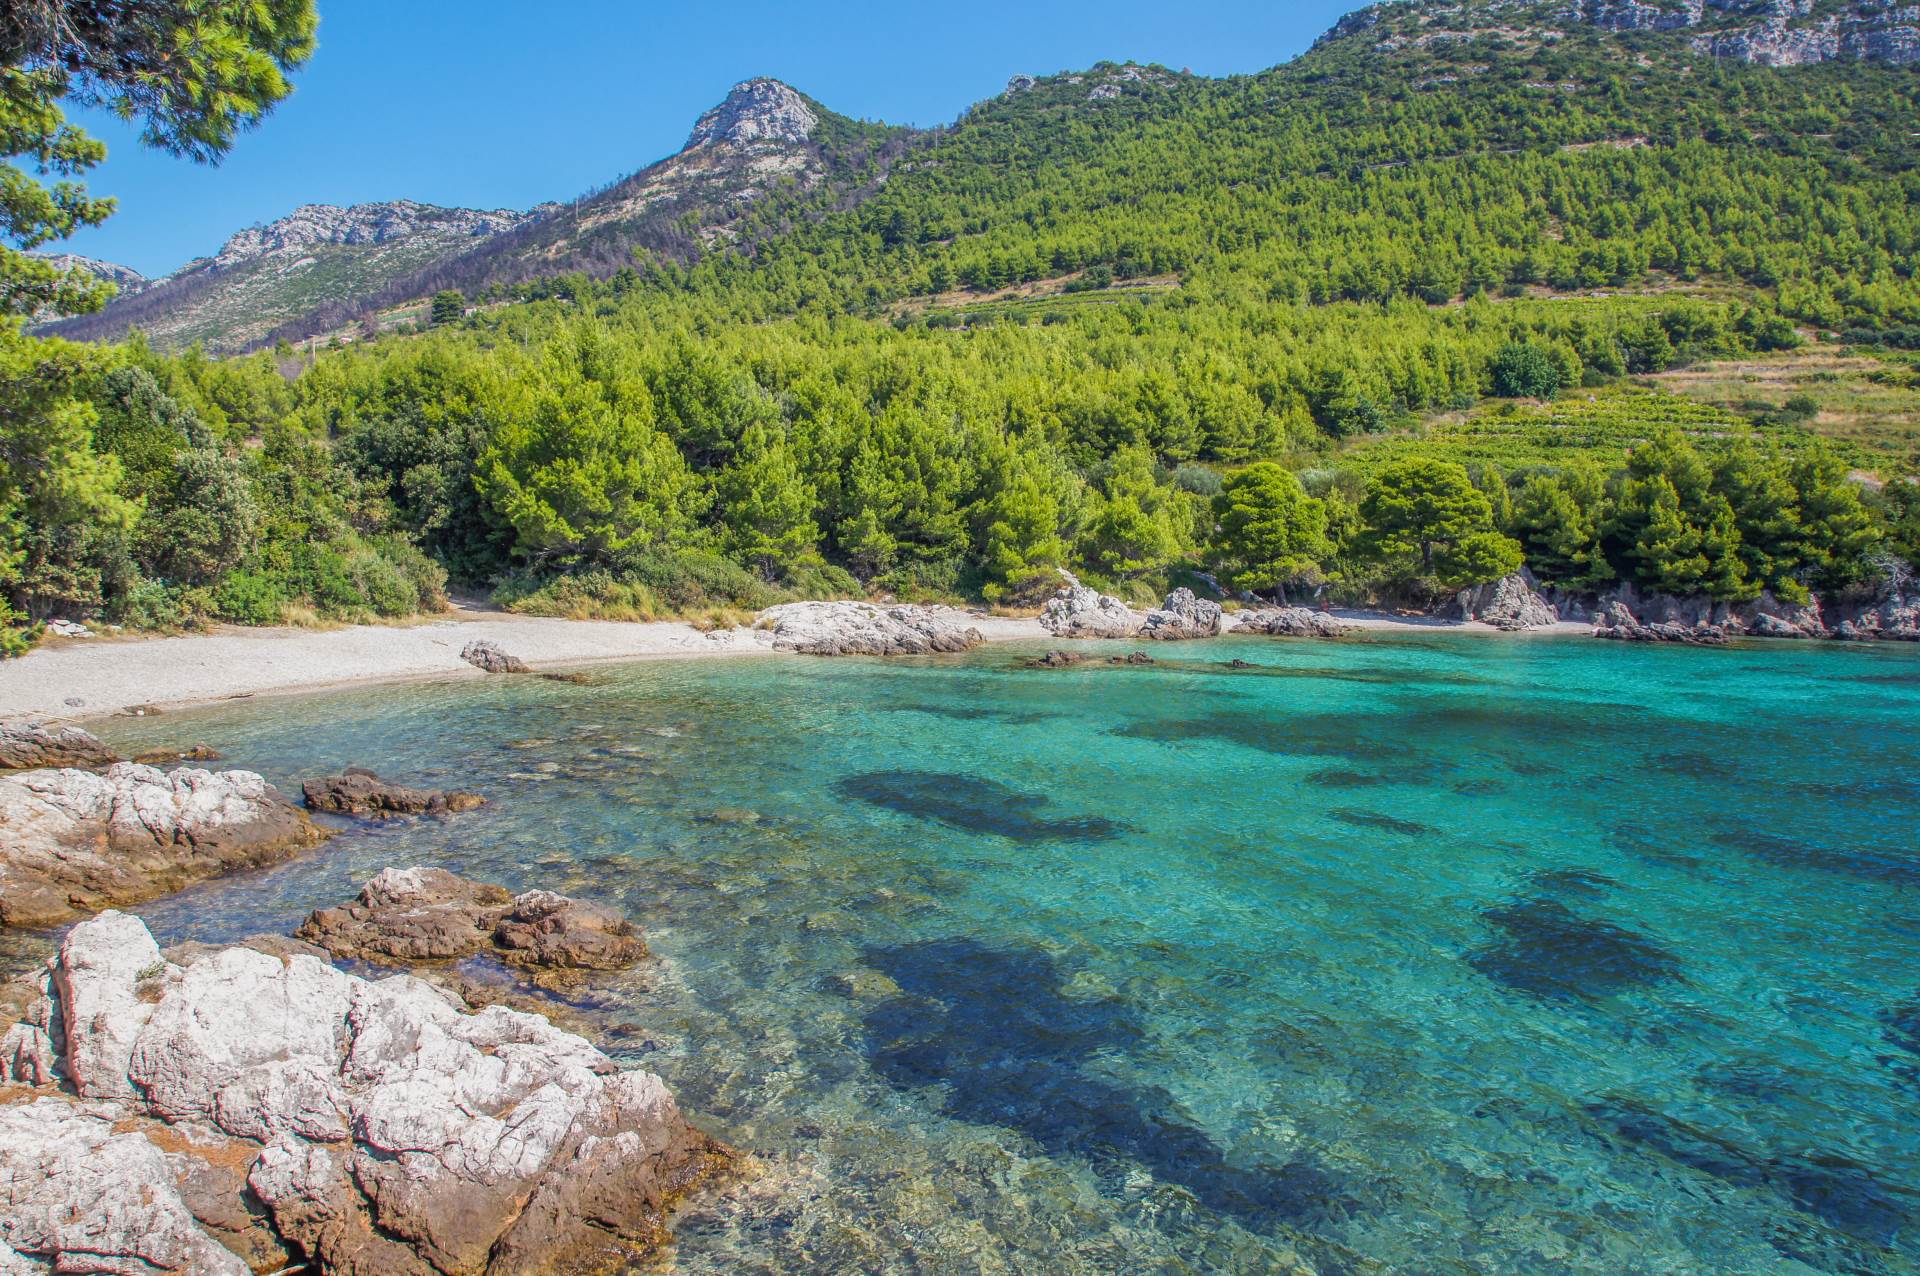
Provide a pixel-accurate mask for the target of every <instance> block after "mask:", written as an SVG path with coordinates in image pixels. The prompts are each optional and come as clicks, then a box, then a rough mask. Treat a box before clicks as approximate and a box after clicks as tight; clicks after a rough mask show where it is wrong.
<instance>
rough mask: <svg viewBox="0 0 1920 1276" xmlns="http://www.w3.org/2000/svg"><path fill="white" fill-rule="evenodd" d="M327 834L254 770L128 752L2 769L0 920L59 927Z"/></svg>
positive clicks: (280, 855)
mask: <svg viewBox="0 0 1920 1276" xmlns="http://www.w3.org/2000/svg"><path fill="white" fill-rule="evenodd" d="M326 836H327V834H326V832H325V831H324V830H322V829H319V828H316V827H315V826H314V824H313V823H312V822H311V821H310V820H309V819H308V818H307V815H306V812H304V811H302V810H300V808H299V807H297V806H295V805H293V804H292V803H291V802H289V801H287V800H286V799H285V798H284V797H282V796H281V795H280V794H279V792H278V791H277V790H275V789H274V787H273V786H272V785H270V784H268V783H267V782H266V780H264V779H263V778H261V777H260V776H258V775H256V774H254V773H253V772H251V771H221V772H218V773H215V772H212V771H203V770H199V769H197V768H193V767H182V768H180V769H179V770H176V771H173V772H171V773H162V772H160V771H158V770H156V769H154V768H153V767H149V766H140V765H138V764H136V763H131V762H122V763H119V764H117V765H115V766H113V767H111V768H109V769H108V770H107V772H106V773H105V774H104V775H96V774H94V773H93V772H90V771H78V770H63V771H27V772H22V773H19V774H16V775H10V776H6V777H0V924H4V925H8V926H50V925H54V924H56V923H59V922H64V921H69V920H71V919H72V918H74V917H77V916H80V915H82V914H85V913H89V912H93V911H95V910H98V909H101V908H106V907H108V906H110V905H118V904H132V903H137V902H139V901H141V900H146V899H152V898H153V897H155V896H156V895H163V894H166V893H168V892H169V891H174V890H178V889H179V888H180V887H182V886H184V885H186V884H187V883H189V882H194V881H199V880H201V879H202V878H207V877H215V876H218V875H220V874H222V873H227V872H233V871H236V870H238V869H243V868H254V867H258V866H259V865H262V864H268V863H272V862H273V861H275V860H279V859H284V858H286V857H287V856H289V855H292V854H294V853H295V852H297V851H300V850H304V849H306V848H307V847H310V846H313V845H315V844H316V843H318V842H320V841H322V840H323V839H324V838H325V837H326Z"/></svg>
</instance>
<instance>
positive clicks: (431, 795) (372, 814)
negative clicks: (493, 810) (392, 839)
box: [300, 766, 487, 820]
mask: <svg viewBox="0 0 1920 1276" xmlns="http://www.w3.org/2000/svg"><path fill="white" fill-rule="evenodd" d="M300 791H301V795H302V796H303V797H304V798H305V799H306V803H307V809H308V810H309V811H325V812H326V813H327V814H329V815H352V816H357V817H359V818H361V819H370V820H384V819H392V818H394V817H397V816H406V815H447V814H451V813H454V812H458V811H471V810H473V809H474V808H476V807H481V806H485V805H486V803H487V800H486V799H485V798H483V797H481V796H480V795H479V794H478V793H458V792H455V793H448V792H443V791H442V790H440V789H410V788H407V787H406V786H404V785H400V784H389V783H387V781H385V780H383V779H381V778H380V777H379V776H377V775H375V774H374V773H373V772H371V771H369V770H367V769H366V768H365V767H357V766H355V767H348V768H347V769H346V770H345V771H344V772H342V773H341V774H339V775H331V776H325V777H323V778H321V779H318V780H308V781H307V782H306V783H305V784H303V785H301V786H300Z"/></svg>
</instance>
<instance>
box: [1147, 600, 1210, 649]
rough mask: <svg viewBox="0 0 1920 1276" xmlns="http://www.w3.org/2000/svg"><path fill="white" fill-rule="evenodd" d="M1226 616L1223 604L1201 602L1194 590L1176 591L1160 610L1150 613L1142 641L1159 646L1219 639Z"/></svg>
mask: <svg viewBox="0 0 1920 1276" xmlns="http://www.w3.org/2000/svg"><path fill="white" fill-rule="evenodd" d="M1225 615H1226V613H1225V612H1224V611H1223V610H1222V608H1221V606H1220V604H1219V603H1216V602H1210V601H1208V600H1207V599H1204V598H1201V597H1199V596H1198V595H1197V594H1195V593H1194V592H1193V591H1192V590H1191V589H1184V588H1183V589H1176V590H1174V591H1173V592H1172V593H1171V594H1168V595H1167V598H1166V601H1165V602H1164V603H1162V604H1161V605H1160V607H1159V609H1158V610H1156V611H1150V612H1148V613H1147V616H1146V620H1145V621H1144V622H1142V624H1141V626H1140V637H1142V638H1152V639H1154V640H1156V641H1159V642H1185V641H1190V640H1192V639H1196V638H1217V637H1219V636H1220V634H1221V633H1222V632H1223V630H1222V624H1223V619H1224V617H1225Z"/></svg>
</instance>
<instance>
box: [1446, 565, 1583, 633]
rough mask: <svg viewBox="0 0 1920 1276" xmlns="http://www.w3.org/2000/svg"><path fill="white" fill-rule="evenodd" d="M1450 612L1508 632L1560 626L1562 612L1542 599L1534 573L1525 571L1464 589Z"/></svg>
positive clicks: (1457, 595) (1457, 596) (1455, 597)
mask: <svg viewBox="0 0 1920 1276" xmlns="http://www.w3.org/2000/svg"><path fill="white" fill-rule="evenodd" d="M1451 611H1452V614H1454V615H1456V616H1458V617H1460V618H1461V619H1463V620H1477V621H1479V622H1480V623H1482V624H1485V625H1492V626H1493V627H1494V628H1495V629H1502V630H1505V631H1507V632H1508V633H1519V632H1521V631H1523V630H1528V629H1551V628H1553V627H1554V626H1555V625H1557V624H1559V623H1560V613H1559V612H1558V611H1556V610H1555V609H1554V607H1553V604H1552V603H1549V602H1548V601H1547V600H1546V599H1545V598H1544V597H1542V596H1541V594H1540V592H1539V588H1538V585H1537V582H1535V580H1534V579H1533V576H1532V574H1531V573H1529V572H1526V571H1524V570H1522V571H1517V572H1514V573H1513V574H1512V575H1510V576H1502V577H1501V578H1500V579H1499V580H1495V581H1489V582H1487V583H1486V584H1484V585H1475V586H1473V587H1472V588H1471V589H1463V590H1461V591H1460V592H1459V593H1458V594H1456V595H1455V596H1454V599H1453V604H1452V607H1451Z"/></svg>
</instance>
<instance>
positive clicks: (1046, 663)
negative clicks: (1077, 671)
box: [1025, 651, 1086, 669]
mask: <svg viewBox="0 0 1920 1276" xmlns="http://www.w3.org/2000/svg"><path fill="white" fill-rule="evenodd" d="M1085 660H1086V657H1085V656H1079V655H1075V654H1074V653H1073V652H1071V651H1049V652H1047V653H1046V654H1045V655H1044V656H1035V657H1034V658H1033V659H1032V660H1029V661H1027V662H1026V665H1025V667H1026V668H1028V669H1071V668H1073V666H1075V665H1077V664H1080V663H1082V662H1084V661H1085Z"/></svg>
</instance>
